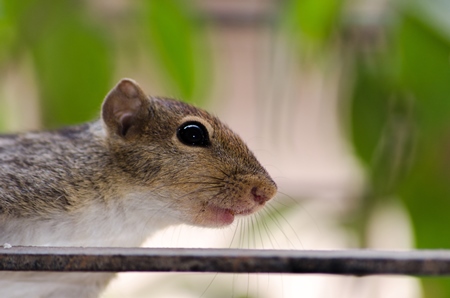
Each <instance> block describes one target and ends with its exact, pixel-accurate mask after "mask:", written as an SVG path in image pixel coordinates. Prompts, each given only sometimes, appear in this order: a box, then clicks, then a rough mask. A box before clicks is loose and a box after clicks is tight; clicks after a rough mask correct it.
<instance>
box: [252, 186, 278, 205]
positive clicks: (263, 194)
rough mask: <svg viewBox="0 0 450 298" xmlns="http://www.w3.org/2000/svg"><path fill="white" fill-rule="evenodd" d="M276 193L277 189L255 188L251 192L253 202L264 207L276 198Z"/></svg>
mask: <svg viewBox="0 0 450 298" xmlns="http://www.w3.org/2000/svg"><path fill="white" fill-rule="evenodd" d="M275 192H276V187H271V188H269V189H265V188H260V187H256V186H254V187H253V188H252V190H251V194H252V195H253V200H254V201H255V202H256V203H258V204H259V205H264V204H265V203H266V202H267V201H269V200H270V199H271V198H272V197H273V196H274V194H275Z"/></svg>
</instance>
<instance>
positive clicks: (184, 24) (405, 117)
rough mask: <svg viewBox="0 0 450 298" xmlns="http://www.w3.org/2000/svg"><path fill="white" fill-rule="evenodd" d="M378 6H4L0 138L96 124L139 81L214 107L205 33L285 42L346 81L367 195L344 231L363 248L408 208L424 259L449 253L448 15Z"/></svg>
mask: <svg viewBox="0 0 450 298" xmlns="http://www.w3.org/2000/svg"><path fill="white" fill-rule="evenodd" d="M263 2H264V3H263ZM269 2H270V5H268V4H267V3H269ZM378 2H380V1H376V0H372V1H370V0H368V1H345V0H340V1H339V0H298V1H295V0H291V1H287V0H286V1H273V2H271V1H261V3H263V4H264V6H265V7H267V6H269V9H267V10H265V13H262V14H260V15H257V17H255V18H251V17H247V18H246V17H245V15H244V17H243V16H242V15H241V14H239V13H238V14H236V15H233V14H229V15H228V14H227V15H225V17H224V15H221V14H217V13H214V14H212V13H210V11H208V9H202V8H204V6H205V4H204V3H203V2H202V1H193V2H190V1H181V0H178V1H177V0H166V1H138V0H136V1H128V2H127V1H111V2H108V1H98V2H96V1H91V2H90V1H69V0H61V1H50V0H39V1H38V0H20V1H14V0H0V86H1V88H2V89H3V90H0V130H1V131H5V132H6V131H12V130H21V129H25V128H30V127H31V128H42V127H45V128H53V127H57V126H61V125H68V124H74V123H80V122H83V121H87V120H90V119H93V118H95V117H97V115H98V111H99V106H100V104H101V102H102V100H103V97H104V96H105V94H106V93H107V92H108V90H109V89H111V88H112V86H113V85H114V84H115V83H116V82H117V80H118V79H120V78H121V77H123V76H128V74H129V73H132V74H138V76H139V77H140V78H143V79H145V80H149V81H151V82H152V84H153V85H154V86H157V87H156V89H157V90H158V93H160V94H161V95H169V96H172V97H176V98H182V99H183V100H185V101H188V102H193V103H196V104H199V105H203V106H205V105H207V104H208V99H209V98H210V95H211V93H212V90H211V88H212V86H213V84H214V83H215V81H214V68H215V65H214V63H213V62H214V60H213V55H214V51H213V48H212V47H211V46H210V36H209V35H208V30H210V29H211V27H214V26H218V25H217V24H228V25H227V26H235V28H236V29H235V30H239V28H240V26H241V25H242V24H243V23H244V24H247V23H251V24H252V26H264V27H265V28H267V27H268V28H269V29H270V31H271V32H272V36H274V37H275V36H276V37H280V36H281V37H282V38H280V39H277V38H273V40H272V42H271V43H269V48H270V46H271V45H272V46H273V44H274V43H276V42H283V43H284V44H285V46H286V47H288V48H289V49H290V52H291V53H294V54H293V55H294V56H296V57H297V63H298V65H299V67H302V68H304V69H309V68H316V69H321V70H326V69H328V68H329V67H332V66H336V65H338V66H339V68H341V69H343V70H344V72H343V73H344V74H345V79H343V80H342V81H340V83H341V84H343V85H345V90H346V92H343V94H342V96H341V101H340V104H339V105H338V107H337V110H336V113H338V114H339V117H340V119H341V122H340V125H341V126H342V129H343V131H344V132H345V137H346V138H347V141H348V142H349V143H350V144H351V146H352V148H353V149H354V152H355V155H356V158H357V159H358V160H359V161H360V162H361V164H362V165H363V168H364V171H365V174H366V175H367V177H368V183H367V185H366V188H365V191H364V193H363V195H362V196H361V198H360V203H359V204H358V206H355V208H354V209H353V213H352V214H351V215H349V217H348V218H347V219H346V220H345V222H342V224H343V225H346V226H347V227H348V229H351V230H352V231H354V232H355V233H356V234H357V235H358V242H359V247H365V246H366V241H367V237H368V235H367V230H368V229H367V225H368V222H369V219H370V218H371V213H372V210H374V208H375V207H376V206H380V205H383V204H387V205H388V204H389V203H390V202H389V201H390V200H401V203H402V204H403V205H404V206H406V210H407V212H408V214H409V216H410V218H411V222H412V228H413V231H414V238H415V246H416V247H417V248H431V249H450V237H449V238H448V239H447V233H446V232H445V231H446V229H447V228H448V227H450V216H449V212H450V21H449V18H448V16H449V15H450V1H446V0H440V1H439V0H410V1H381V2H383V3H382V4H380V3H378ZM202 3H203V4H202ZM377 3H378V4H377ZM202 5H203V6H202ZM261 5H262V4H261ZM269 50H270V49H269ZM155 74H157V76H155ZM16 77H22V79H21V80H19V82H25V83H24V84H25V85H23V86H21V85H20V84H19V86H15V87H14V88H17V89H18V90H19V91H18V92H19V94H31V95H30V97H32V98H33V97H34V98H35V99H36V100H35V103H28V102H27V101H26V100H25V99H20V100H21V101H22V100H23V102H21V104H20V109H17V103H15V102H12V101H11V98H9V97H10V96H11V94H14V92H15V91H14V90H13V91H11V88H13V87H11V86H10V85H11V82H17V80H16V79H15V78H16ZM23 78H24V79H23ZM286 79H288V78H286ZM27 82H28V83H29V84H26V83H27ZM22 88H23V89H27V90H28V89H29V90H30V91H29V93H26V92H25V93H20V92H24V91H22V90H21V89H22ZM324 88H326V86H324ZM8 90H10V91H8ZM294 100H295V99H294ZM29 107H30V108H31V107H34V110H33V111H32V112H31V113H34V114H35V115H34V116H33V117H34V118H33V117H31V118H32V119H37V120H35V121H34V122H32V123H31V124H27V123H26V121H27V120H29V119H26V118H25V119H24V118H23V114H24V113H25V110H26V109H28V108H29ZM27 113H28V112H27ZM27 115H28V114H27ZM21 117H22V118H21ZM30 121H31V120H30ZM299 237H300V238H301V235H299ZM421 282H422V285H423V297H436V298H440V297H450V280H448V279H446V278H435V279H431V278H427V279H422V280H421Z"/></svg>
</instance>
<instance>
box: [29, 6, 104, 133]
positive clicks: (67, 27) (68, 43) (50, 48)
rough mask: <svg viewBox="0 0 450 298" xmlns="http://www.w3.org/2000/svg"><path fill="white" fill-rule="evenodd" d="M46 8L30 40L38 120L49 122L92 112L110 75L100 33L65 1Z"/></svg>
mask: <svg viewBox="0 0 450 298" xmlns="http://www.w3.org/2000/svg"><path fill="white" fill-rule="evenodd" d="M46 9H48V10H49V11H50V12H49V14H48V18H51V19H49V20H47V23H46V24H45V25H44V26H43V27H42V28H40V30H42V31H41V32H42V35H40V36H39V38H36V39H35V40H33V42H32V43H31V49H32V53H33V58H34V61H35V66H36V72H37V77H38V81H39V87H40V93H41V98H42V101H43V116H44V123H45V125H46V126H52V127H53V126H58V125H60V124H62V123H64V124H73V123H80V122H84V121H86V120H89V119H92V118H93V117H97V114H98V111H99V106H100V104H101V102H102V100H103V98H104V96H105V95H106V93H107V91H108V89H109V87H110V86H109V85H110V82H111V77H112V55H111V54H112V53H111V45H110V44H109V42H108V40H107V39H106V38H105V35H106V34H105V33H104V32H101V31H99V30H98V29H96V28H93V27H92V26H90V25H89V24H86V23H85V22H84V19H83V18H82V15H81V14H79V13H77V12H76V11H75V12H73V10H72V11H71V9H72V8H71V7H70V5H66V6H63V7H59V8H58V7H54V6H52V5H50V4H49V6H48V7H46ZM52 10H53V11H52Z"/></svg>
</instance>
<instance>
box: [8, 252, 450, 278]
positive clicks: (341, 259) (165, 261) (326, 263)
mask: <svg viewBox="0 0 450 298" xmlns="http://www.w3.org/2000/svg"><path fill="white" fill-rule="evenodd" d="M0 270H13V271H94V272H125V271H156V272H175V271H177V272H229V273H244V272H245V273H321V274H342V275H358V276H362V275H373V274H397V275H398V274H401V275H413V276H444V275H450V251H445V250H442V251H439V250H414V251H374V250H338V251H305V250H251V249H249V250H247V249H182V248H92V247H91V248H79V247H20V246H17V247H10V248H0Z"/></svg>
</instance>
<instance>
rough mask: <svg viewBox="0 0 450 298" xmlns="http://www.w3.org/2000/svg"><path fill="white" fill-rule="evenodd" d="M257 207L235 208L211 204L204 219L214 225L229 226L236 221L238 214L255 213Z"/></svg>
mask: <svg viewBox="0 0 450 298" xmlns="http://www.w3.org/2000/svg"><path fill="white" fill-rule="evenodd" d="M256 209H258V208H248V209H242V210H233V209H229V208H221V207H217V206H214V205H209V206H208V207H207V209H206V211H207V212H206V214H205V216H206V218H204V220H205V221H206V222H208V223H209V224H210V225H211V226H214V227H222V226H228V225H230V224H232V223H233V222H234V219H235V217H236V216H245V215H250V214H252V213H254V212H255V211H256Z"/></svg>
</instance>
